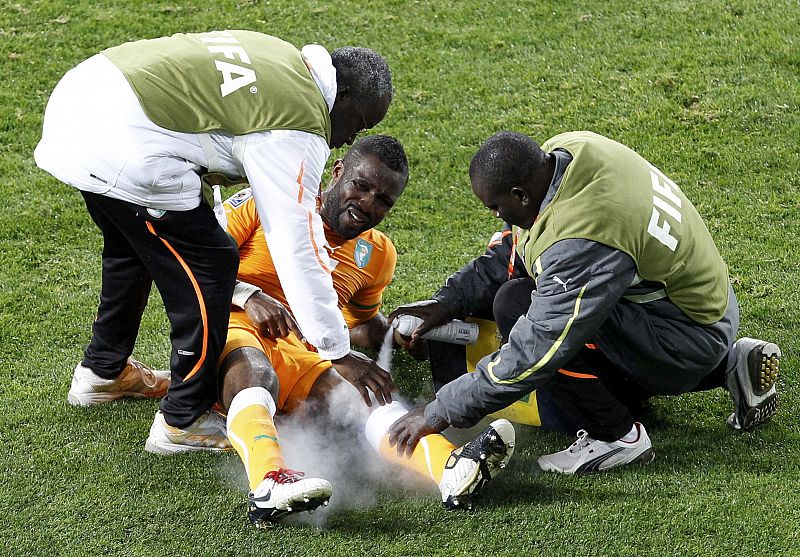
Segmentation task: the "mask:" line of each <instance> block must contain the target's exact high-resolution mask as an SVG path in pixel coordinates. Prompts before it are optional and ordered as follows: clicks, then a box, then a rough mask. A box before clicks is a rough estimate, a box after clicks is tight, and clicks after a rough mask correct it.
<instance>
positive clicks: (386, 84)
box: [331, 46, 392, 104]
mask: <svg viewBox="0 0 800 557" xmlns="http://www.w3.org/2000/svg"><path fill="white" fill-rule="evenodd" d="M331 62H332V63H333V67H334V68H336V83H337V84H338V85H339V87H341V86H342V85H345V86H347V88H348V89H349V90H350V94H351V95H353V96H354V97H355V98H356V99H357V100H358V101H359V102H361V103H362V104H376V103H378V102H380V101H381V100H382V99H384V98H388V99H389V100H390V101H391V100H392V72H391V71H390V70H389V66H388V65H387V64H386V60H384V59H383V57H382V56H381V55H380V54H378V53H377V52H375V51H374V50H370V49H368V48H364V47H361V46H345V47H342V48H337V49H336V50H334V51H333V52H331Z"/></svg>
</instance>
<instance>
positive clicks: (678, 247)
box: [517, 132, 728, 325]
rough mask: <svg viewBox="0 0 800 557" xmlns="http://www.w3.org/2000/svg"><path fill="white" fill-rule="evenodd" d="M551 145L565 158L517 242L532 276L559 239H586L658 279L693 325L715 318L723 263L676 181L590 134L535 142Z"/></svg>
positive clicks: (721, 308) (723, 287) (723, 290)
mask: <svg viewBox="0 0 800 557" xmlns="http://www.w3.org/2000/svg"><path fill="white" fill-rule="evenodd" d="M557 148H561V149H565V150H567V151H569V153H571V154H572V157H573V159H572V162H571V163H570V164H569V166H568V167H567V170H566V172H565V173H564V177H563V178H562V181H561V185H560V186H559V188H558V191H557V192H556V195H555V197H554V198H553V200H552V202H551V203H550V204H549V205H548V206H547V207H546V208H545V210H544V211H543V212H542V213H541V214H540V215H539V217H538V219H537V220H536V223H535V224H534V225H533V227H532V228H531V229H530V230H521V231H520V237H519V240H518V243H517V246H518V248H517V249H518V252H519V254H520V256H521V257H522V258H523V260H524V261H525V265H526V267H527V268H528V270H529V271H530V273H531V276H536V273H535V272H534V271H535V270H536V269H535V267H536V260H537V259H538V257H539V256H540V255H541V254H542V252H544V251H545V250H546V249H547V248H548V247H550V246H551V245H553V244H554V243H556V242H558V241H559V240H564V239H568V238H583V239H587V240H593V241H595V242H600V243H602V244H605V245H607V246H610V247H612V248H615V249H618V250H620V251H623V252H625V253H627V254H628V255H630V256H631V257H632V258H633V260H634V261H635V262H636V268H637V272H638V274H639V276H641V277H642V278H643V279H644V280H648V281H656V282H660V283H662V284H663V285H664V289H665V291H666V295H667V297H668V298H669V299H670V300H671V301H672V302H673V303H674V304H675V305H676V306H678V307H679V308H680V309H681V311H683V312H684V313H685V314H686V315H688V316H689V317H690V318H692V319H693V320H694V321H696V322H697V323H700V324H701V325H709V324H711V323H715V322H717V321H719V319H720V318H721V317H722V316H723V314H724V313H725V310H726V308H727V307H728V268H727V267H726V265H725V262H724V261H723V260H722V257H721V256H720V254H719V251H717V248H716V246H715V245H714V241H713V240H712V238H711V234H710V233H709V232H708V229H707V228H706V226H705V224H704V223H703V220H702V218H701V217H700V215H699V214H698V212H697V210H696V209H695V208H694V206H693V205H692V203H691V202H690V201H689V200H688V199H687V198H686V196H685V195H684V194H683V192H682V191H681V190H680V189H679V188H678V186H676V185H675V183H674V182H672V180H670V179H669V178H667V177H666V176H665V175H664V174H663V173H662V172H661V171H660V170H658V169H657V168H655V167H654V166H652V165H651V164H650V163H648V162H647V161H646V160H645V159H643V158H642V157H641V156H639V155H638V154H636V153H635V152H634V151H632V150H631V149H629V148H627V147H625V146H624V145H622V144H620V143H617V142H616V141H612V140H611V139H608V138H605V137H603V136H600V135H597V134H594V133H591V132H569V133H563V134H561V135H557V136H556V137H553V138H552V139H550V140H548V141H547V142H546V143H545V144H544V145H542V149H543V150H544V151H546V152H549V151H552V150H554V149H557Z"/></svg>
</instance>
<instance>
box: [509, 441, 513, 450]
mask: <svg viewBox="0 0 800 557" xmlns="http://www.w3.org/2000/svg"><path fill="white" fill-rule="evenodd" d="M508 448H509V449H513V448H514V442H513V441H512V442H510V443H509V444H508Z"/></svg>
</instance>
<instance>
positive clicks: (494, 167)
mask: <svg viewBox="0 0 800 557" xmlns="http://www.w3.org/2000/svg"><path fill="white" fill-rule="evenodd" d="M545 162H546V154H545V152H544V151H542V148H541V147H540V146H539V144H538V143H536V142H535V141H534V140H533V139H531V138H530V137H528V136H527V135H525V134H521V133H517V132H511V131H502V132H498V133H496V134H494V135H493V136H492V137H490V138H489V139H487V140H486V142H485V143H484V144H483V145H481V147H480V149H478V152H477V153H475V156H474V157H472V162H470V165H469V177H470V179H471V180H474V179H475V178H476V177H478V176H480V179H481V183H482V184H483V185H484V186H485V187H487V188H489V189H490V190H491V191H493V192H494V193H501V194H502V193H508V192H510V191H511V189H512V188H515V187H523V185H525V184H527V183H528V182H529V181H530V180H531V178H532V177H533V175H534V174H535V173H536V171H537V170H538V169H539V168H540V167H541V166H542V165H543V164H545Z"/></svg>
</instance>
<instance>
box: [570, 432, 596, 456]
mask: <svg viewBox="0 0 800 557" xmlns="http://www.w3.org/2000/svg"><path fill="white" fill-rule="evenodd" d="M577 435H578V438H577V439H576V440H575V442H574V443H573V444H572V445H570V446H569V452H571V453H577V452H578V451H580V450H581V449H583V448H585V447H587V446H588V445H589V443H591V442H592V441H593V439H592V438H591V437H589V432H587V431H586V430H585V429H581V430H578V433H577Z"/></svg>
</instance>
